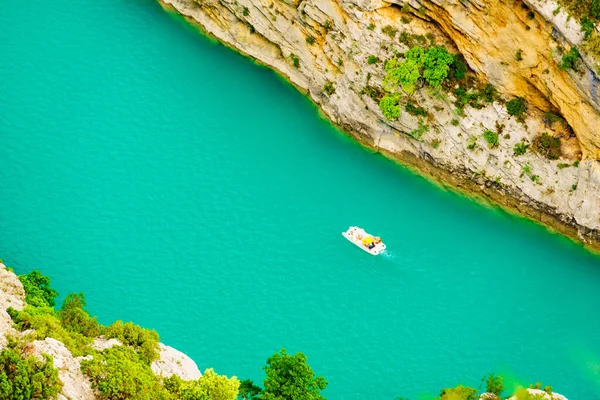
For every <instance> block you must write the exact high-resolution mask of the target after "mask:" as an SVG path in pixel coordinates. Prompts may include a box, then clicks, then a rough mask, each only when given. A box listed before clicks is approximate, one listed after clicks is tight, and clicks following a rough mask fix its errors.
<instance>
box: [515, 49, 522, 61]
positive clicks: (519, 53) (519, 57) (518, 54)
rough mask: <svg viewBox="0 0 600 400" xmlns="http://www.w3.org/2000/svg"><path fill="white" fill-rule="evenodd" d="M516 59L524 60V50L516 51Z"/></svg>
mask: <svg viewBox="0 0 600 400" xmlns="http://www.w3.org/2000/svg"><path fill="white" fill-rule="evenodd" d="M515 60H517V61H522V60H523V50H521V49H519V50H517V52H516V53H515Z"/></svg>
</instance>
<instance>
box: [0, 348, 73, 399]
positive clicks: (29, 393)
mask: <svg viewBox="0 0 600 400" xmlns="http://www.w3.org/2000/svg"><path fill="white" fill-rule="evenodd" d="M42 357H43V360H41V361H40V360H38V359H37V358H36V357H34V356H29V357H26V356H25V354H24V352H23V348H20V346H19V344H18V343H17V342H14V341H9V345H8V347H7V348H5V349H3V350H2V352H0V399H2V400H28V399H36V400H49V399H54V398H56V396H57V395H58V392H59V391H60V389H61V387H62V383H61V382H60V380H59V379H58V371H57V370H56V369H55V368H54V362H53V359H52V357H50V356H49V355H47V354H44V355H43V356H42Z"/></svg>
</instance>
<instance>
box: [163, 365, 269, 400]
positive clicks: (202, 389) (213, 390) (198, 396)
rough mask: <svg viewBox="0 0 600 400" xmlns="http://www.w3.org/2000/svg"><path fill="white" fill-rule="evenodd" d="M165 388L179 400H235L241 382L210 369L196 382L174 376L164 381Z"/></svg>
mask: <svg viewBox="0 0 600 400" xmlns="http://www.w3.org/2000/svg"><path fill="white" fill-rule="evenodd" d="M164 386H165V389H166V390H167V391H168V392H169V393H170V394H171V395H173V396H174V397H175V398H176V399H177V400H235V398H236V397H237V395H238V389H239V387H240V381H239V380H238V379H237V378H236V377H235V376H234V377H231V378H228V377H226V376H225V375H218V374H217V373H215V371H213V370H212V368H209V369H207V370H206V371H204V375H202V376H201V377H200V378H199V379H197V380H195V381H184V380H183V379H181V378H179V377H178V376H177V375H173V376H171V377H170V378H166V379H165V380H164ZM259 389H260V388H259Z"/></svg>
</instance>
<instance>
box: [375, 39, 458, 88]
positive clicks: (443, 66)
mask: <svg viewBox="0 0 600 400" xmlns="http://www.w3.org/2000/svg"><path fill="white" fill-rule="evenodd" d="M404 57H405V59H404V61H402V62H400V61H398V60H397V59H391V60H389V61H388V62H387V63H386V64H385V72H386V76H385V78H384V81H383V84H384V88H386V90H388V91H394V90H396V89H397V88H398V87H399V86H401V87H402V90H404V91H405V92H406V93H409V94H411V93H413V92H414V90H415V85H416V83H417V82H418V80H419V79H420V78H421V77H422V78H423V79H424V80H425V81H426V82H427V83H428V84H429V85H431V86H433V87H438V86H440V85H441V84H442V82H443V81H444V79H446V78H447V77H448V71H449V70H450V65H451V64H452V63H453V62H454V60H455V58H454V56H453V55H452V54H450V53H448V50H446V48H445V47H443V46H435V47H430V48H428V49H423V48H422V47H419V46H415V47H413V48H412V49H410V50H409V51H407V52H406V54H405V55H404Z"/></svg>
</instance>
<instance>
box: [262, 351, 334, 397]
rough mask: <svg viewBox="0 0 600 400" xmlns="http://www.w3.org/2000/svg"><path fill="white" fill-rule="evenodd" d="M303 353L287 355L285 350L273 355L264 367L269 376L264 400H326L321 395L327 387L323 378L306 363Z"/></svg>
mask: <svg viewBox="0 0 600 400" xmlns="http://www.w3.org/2000/svg"><path fill="white" fill-rule="evenodd" d="M306 360H307V358H306V356H305V355H304V354H302V353H296V354H295V355H293V356H292V355H290V354H287V353H286V351H285V349H281V350H280V351H279V352H277V353H275V354H273V355H272V356H271V357H269V358H268V359H267V365H266V366H264V367H263V369H264V371H265V372H266V374H267V377H266V378H265V380H264V382H263V383H264V387H265V389H264V390H263V393H262V395H261V397H260V398H261V399H262V400H299V399H302V400H325V398H324V397H323V396H322V395H321V394H320V392H321V390H323V389H325V387H326V386H327V381H326V380H325V378H323V377H322V376H315V372H314V371H313V370H312V368H310V367H309V366H308V364H307V363H306Z"/></svg>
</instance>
